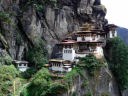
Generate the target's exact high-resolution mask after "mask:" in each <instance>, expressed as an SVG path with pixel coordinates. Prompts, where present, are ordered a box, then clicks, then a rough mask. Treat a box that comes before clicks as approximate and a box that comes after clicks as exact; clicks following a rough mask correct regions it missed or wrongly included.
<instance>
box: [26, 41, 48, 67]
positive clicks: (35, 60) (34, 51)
mask: <svg viewBox="0 0 128 96" xmlns="http://www.w3.org/2000/svg"><path fill="white" fill-rule="evenodd" d="M42 42H43V41H42V40H41V41H38V42H37V44H36V45H35V46H34V48H30V49H29V51H28V54H27V59H28V61H29V62H30V63H31V64H34V65H35V68H36V69H41V67H43V65H44V64H46V63H47V62H48V61H47V57H48V56H47V55H48V54H47V51H46V49H45V47H44V44H43V43H42Z"/></svg>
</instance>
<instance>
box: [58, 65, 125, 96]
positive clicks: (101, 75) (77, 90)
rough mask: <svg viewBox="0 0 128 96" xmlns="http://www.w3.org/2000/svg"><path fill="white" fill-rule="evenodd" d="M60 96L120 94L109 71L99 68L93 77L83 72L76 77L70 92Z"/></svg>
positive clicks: (115, 95)
mask: <svg viewBox="0 0 128 96" xmlns="http://www.w3.org/2000/svg"><path fill="white" fill-rule="evenodd" d="M60 96H120V93H119V89H118V84H116V81H115V79H114V77H113V76H112V74H111V72H110V71H109V69H108V68H107V67H101V68H100V70H99V71H97V72H96V74H95V76H94V77H90V76H89V75H88V73H87V71H86V70H84V71H83V76H78V77H77V78H76V79H75V80H74V82H73V86H72V87H71V88H70V90H68V92H67V93H64V94H61V95H60ZM124 96H127V95H124Z"/></svg>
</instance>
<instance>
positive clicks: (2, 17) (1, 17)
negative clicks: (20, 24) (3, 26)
mask: <svg viewBox="0 0 128 96" xmlns="http://www.w3.org/2000/svg"><path fill="white" fill-rule="evenodd" d="M0 21H2V22H6V23H10V22H11V20H10V15H9V14H8V13H6V12H2V11H0Z"/></svg>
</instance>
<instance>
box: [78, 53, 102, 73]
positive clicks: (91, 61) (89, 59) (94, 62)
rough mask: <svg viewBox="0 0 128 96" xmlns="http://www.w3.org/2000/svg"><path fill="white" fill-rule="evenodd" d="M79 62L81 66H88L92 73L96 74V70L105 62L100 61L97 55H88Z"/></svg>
mask: <svg viewBox="0 0 128 96" xmlns="http://www.w3.org/2000/svg"><path fill="white" fill-rule="evenodd" d="M79 63H80V64H79V66H80V67H82V68H86V69H87V70H88V72H89V74H90V75H94V73H95V71H97V70H98V69H99V68H101V66H103V62H100V60H98V59H96V57H95V56H93V55H88V56H86V57H84V58H81V59H80V62H79Z"/></svg>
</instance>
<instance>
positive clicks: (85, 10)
mask: <svg viewBox="0 0 128 96" xmlns="http://www.w3.org/2000/svg"><path fill="white" fill-rule="evenodd" d="M0 12H1V17H0V19H1V22H0V23H1V24H0V25H1V26H0V27H1V36H2V37H4V40H3V39H1V42H3V41H5V42H6V43H4V46H5V45H6V47H7V48H6V49H7V50H8V52H9V53H10V55H11V56H12V58H13V59H19V60H21V59H24V58H25V52H27V50H28V49H29V47H32V46H34V45H36V44H38V43H39V41H40V40H43V41H44V42H45V47H46V48H47V50H48V52H49V55H51V53H52V50H53V47H54V45H55V44H56V43H57V42H58V41H60V40H62V39H63V38H65V37H64V36H65V35H66V34H68V33H70V32H73V31H75V30H78V29H79V26H80V25H81V24H82V23H86V22H95V24H96V25H97V27H100V28H102V26H103V25H104V24H105V23H106V20H105V18H104V16H105V14H106V9H105V7H104V6H103V5H101V3H100V0H46V1H45V0H1V1H0ZM3 15H5V16H6V18H5V20H4V19H3V18H2V16H3ZM2 40H3V41H2Z"/></svg>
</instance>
